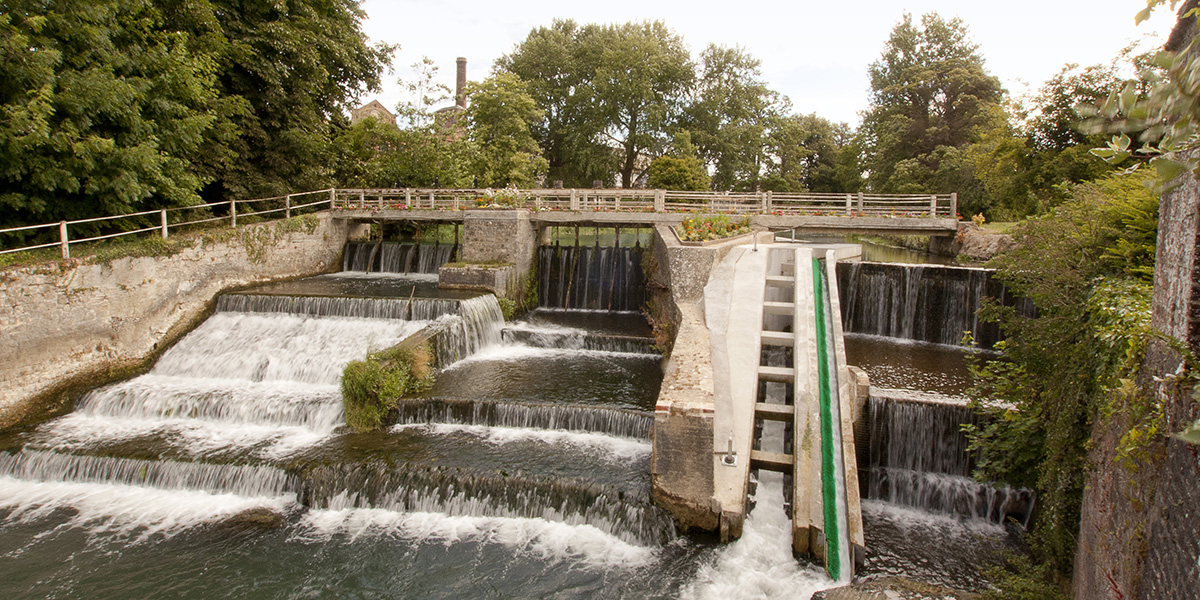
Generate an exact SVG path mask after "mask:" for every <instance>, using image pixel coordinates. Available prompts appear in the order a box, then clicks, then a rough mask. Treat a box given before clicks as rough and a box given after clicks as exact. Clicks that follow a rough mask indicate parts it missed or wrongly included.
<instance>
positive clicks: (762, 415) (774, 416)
mask: <svg viewBox="0 0 1200 600" xmlns="http://www.w3.org/2000/svg"><path fill="white" fill-rule="evenodd" d="M754 418H756V419H762V420H764V421H784V422H786V423H790V422H792V420H794V419H795V418H796V407H795V406H790V405H787V404H767V403H766V402H756V403H754Z"/></svg>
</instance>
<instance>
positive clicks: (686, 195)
mask: <svg viewBox="0 0 1200 600" xmlns="http://www.w3.org/2000/svg"><path fill="white" fill-rule="evenodd" d="M491 204H495V205H497V206H507V207H512V208H528V209H531V210H536V211H544V210H569V211H592V212H666V213H672V212H674V213H679V212H692V213H712V214H741V215H813V216H849V217H855V216H896V217H914V218H916V217H941V218H958V195H957V194H864V193H858V194H826V193H798V194H783V193H774V192H680V191H668V190H641V189H633V190H622V189H607V190H603V189H534V190H521V191H520V192H519V193H517V194H515V197H510V198H503V197H501V198H499V199H497V198H496V197H494V196H492V195H489V194H488V193H487V192H486V191H485V190H475V189H418V188H393V189H338V190H335V191H334V200H333V208H334V209H335V210H370V211H372V212H378V211H381V210H437V211H458V210H467V209H472V208H479V207H485V206H488V205H491Z"/></svg>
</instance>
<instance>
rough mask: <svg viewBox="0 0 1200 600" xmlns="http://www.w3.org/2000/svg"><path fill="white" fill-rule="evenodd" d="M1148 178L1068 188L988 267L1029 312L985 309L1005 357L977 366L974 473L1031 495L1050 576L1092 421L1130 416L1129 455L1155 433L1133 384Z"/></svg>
mask: <svg viewBox="0 0 1200 600" xmlns="http://www.w3.org/2000/svg"><path fill="white" fill-rule="evenodd" d="M1148 183H1150V182H1147V181H1143V179H1142V178H1141V177H1139V176H1136V175H1110V176H1108V177H1105V178H1103V179H1100V180H1098V181H1096V182H1094V183H1089V184H1082V185H1078V186H1075V187H1073V188H1072V190H1071V199H1070V200H1068V201H1067V202H1065V203H1063V204H1062V205H1061V206H1059V207H1058V208H1056V209H1055V210H1054V211H1053V212H1052V213H1051V214H1048V215H1045V216H1042V217H1038V218H1034V219H1031V220H1028V221H1026V222H1024V223H1021V224H1020V225H1018V226H1017V227H1015V228H1014V229H1013V232H1012V233H1013V235H1014V237H1015V238H1016V240H1017V242H1018V246H1017V247H1016V248H1014V249H1012V250H1010V251H1008V252H1006V253H1004V254H1002V255H1000V256H998V257H996V258H994V259H993V260H992V261H991V262H990V265H989V266H992V267H994V268H995V269H996V275H997V277H999V278H1000V279H1001V280H1002V281H1003V282H1004V284H1005V285H1006V286H1007V288H1008V289H1009V290H1010V291H1012V292H1013V293H1015V294H1016V295H1018V296H1021V297H1024V298H1026V299H1028V300H1030V301H1031V302H1032V303H1033V305H1034V306H1036V307H1037V308H1036V313H1037V314H1036V316H1031V315H1028V314H1022V312H1020V311H1018V310H1017V309H1015V308H1013V307H1005V306H1000V305H997V304H992V305H990V306H988V307H986V308H985V309H984V311H983V312H984V316H985V317H986V318H989V319H993V320H997V321H999V323H1000V326H1001V328H1002V330H1003V332H1004V335H1005V341H1003V342H1001V343H1000V344H998V346H997V348H998V349H1000V350H1001V351H1002V352H1003V357H1002V359H1001V360H996V361H992V362H980V363H977V364H976V365H975V366H974V368H973V370H974V374H975V376H976V385H975V387H974V389H973V390H972V394H973V396H974V397H975V398H977V400H975V406H976V407H977V408H978V409H979V410H981V411H982V412H984V413H985V414H986V415H987V417H988V418H987V419H986V420H985V421H984V423H985V424H983V425H980V426H978V427H968V428H967V430H968V431H967V433H968V437H969V438H970V440H971V446H972V448H973V449H974V450H976V451H978V453H979V459H978V462H977V472H976V476H977V477H978V478H980V479H982V480H985V481H1007V482H1010V483H1012V484H1015V485H1020V486H1027V487H1031V488H1033V489H1035V490H1036V491H1037V494H1038V506H1039V510H1038V513H1037V519H1036V521H1035V522H1034V524H1033V527H1032V532H1031V534H1030V546H1031V549H1032V552H1033V559H1034V563H1035V564H1037V565H1039V567H1038V569H1037V573H1039V574H1041V575H1044V576H1045V577H1046V578H1050V579H1060V578H1065V577H1066V576H1067V574H1068V572H1069V570H1070V568H1071V565H1072V561H1073V558H1074V552H1075V540H1076V535H1077V533H1078V530H1079V522H1080V503H1081V500H1082V493H1083V485H1084V480H1085V477H1086V475H1087V473H1088V470H1089V469H1088V459H1087V450H1088V441H1089V437H1090V435H1091V433H1092V429H1093V424H1094V423H1095V421H1096V419H1098V418H1106V419H1111V418H1116V417H1117V415H1120V416H1121V418H1126V417H1128V416H1130V415H1131V414H1133V413H1137V416H1136V418H1133V419H1131V420H1130V421H1129V424H1130V430H1129V431H1130V433H1129V436H1128V439H1129V442H1130V444H1131V446H1130V448H1129V451H1130V452H1137V448H1136V446H1137V445H1138V444H1141V443H1144V442H1145V440H1147V439H1149V438H1152V437H1153V436H1156V435H1158V433H1156V431H1155V427H1156V425H1155V422H1154V421H1155V418H1154V416H1153V415H1154V411H1153V410H1152V409H1149V410H1147V409H1146V408H1145V407H1146V406H1148V405H1147V403H1148V402H1150V400H1147V399H1140V398H1138V395H1137V394H1136V393H1135V392H1134V391H1133V387H1132V385H1131V384H1130V383H1129V382H1130V381H1131V380H1133V378H1134V377H1135V376H1136V374H1137V370H1138V368H1139V365H1140V363H1141V359H1142V356H1143V353H1144V351H1145V348H1146V345H1147V343H1148V341H1149V339H1150V337H1151V330H1150V327H1149V319H1150V295H1151V286H1150V279H1151V275H1152V271H1153V266H1154V255H1155V243H1156V236H1157V223H1158V203H1159V195H1158V192H1157V189H1152V188H1149V187H1147V184H1148ZM1060 581H1061V580H1060ZM1060 581H1055V582H1052V583H1054V584H1057V583H1059V582H1060ZM1043 583H1045V582H1043ZM1006 597H1007V596H1006ZM1014 597H1015V596H1014ZM1021 597H1024V596H1021Z"/></svg>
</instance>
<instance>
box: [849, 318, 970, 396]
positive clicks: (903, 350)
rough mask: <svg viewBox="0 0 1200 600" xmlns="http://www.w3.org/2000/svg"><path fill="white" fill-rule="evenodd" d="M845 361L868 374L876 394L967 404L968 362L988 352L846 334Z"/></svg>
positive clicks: (968, 384) (968, 386) (968, 385)
mask: <svg viewBox="0 0 1200 600" xmlns="http://www.w3.org/2000/svg"><path fill="white" fill-rule="evenodd" d="M845 340H846V361H847V363H848V364H851V365H854V366H856V367H859V368H861V369H863V370H864V371H866V372H867V376H868V377H870V380H871V388H872V390H873V392H874V393H876V394H882V395H885V396H892V397H896V396H899V397H909V398H929V399H933V400H955V401H960V402H965V401H966V399H967V397H966V392H967V389H968V388H970V387H971V372H970V370H969V369H968V364H969V361H970V360H972V359H974V360H988V359H990V358H992V355H991V354H988V353H971V352H970V351H968V350H966V349H965V348H959V347H953V346H943V345H938V344H925V343H919V342H912V341H908V340H900V339H895V338H886V337H881V336H873V335H859V334H847V335H846V336H845Z"/></svg>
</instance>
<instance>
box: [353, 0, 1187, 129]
mask: <svg viewBox="0 0 1200 600" xmlns="http://www.w3.org/2000/svg"><path fill="white" fill-rule="evenodd" d="M1145 5H1146V4H1145V0H1093V1H1092V2H1080V1H1078V0H1008V1H1007V2H984V1H980V0H957V1H952V0H919V1H918V0H908V1H902V2H894V1H893V2H883V1H879V0H860V1H858V2H847V1H839V0H823V1H821V2H812V1H811V0H791V1H787V2H779V1H775V0H768V1H762V0H759V1H755V2H729V1H726V2H709V1H707V0H693V1H691V2H682V1H679V0H674V1H661V0H632V1H631V0H606V1H603V2H600V1H593V2H572V1H570V0H567V1H562V0H558V1H547V0H515V1H510V2H501V1H497V0H488V1H479V0H458V1H447V0H365V1H364V2H363V3H362V7H363V9H364V10H365V11H366V13H367V15H368V19H367V21H366V22H365V24H364V29H365V31H366V33H367V35H368V36H370V37H371V39H372V40H373V41H379V40H382V41H386V42H390V43H395V44H399V45H400V51H399V52H398V53H397V54H396V57H395V65H396V68H395V72H394V73H392V74H390V75H387V76H386V81H385V85H384V90H383V93H382V94H377V95H372V96H368V97H367V98H366V99H365V100H364V102H365V101H369V100H370V99H371V98H372V97H377V98H378V99H379V100H380V101H381V102H382V103H383V104H384V105H385V106H387V107H388V108H394V107H395V106H396V105H397V104H398V103H400V102H402V101H403V100H405V94H404V92H402V90H401V88H400V86H399V85H398V84H397V83H396V80H397V78H398V77H409V76H411V70H410V69H409V65H411V64H412V63H413V62H415V61H417V60H420V59H421V57H423V56H427V57H429V58H430V59H432V60H433V61H434V62H435V63H436V64H437V65H438V66H439V67H440V70H439V73H438V75H439V77H438V79H439V80H440V81H441V82H443V83H444V84H446V85H447V86H449V87H451V88H453V86H454V69H455V66H454V65H455V63H454V61H455V58H456V57H459V56H464V57H466V58H467V78H468V79H470V80H480V79H483V78H485V77H487V76H488V74H489V73H490V71H491V69H492V64H493V63H494V61H495V60H496V59H497V58H498V57H500V56H501V55H502V54H505V53H508V52H510V51H512V49H513V47H514V46H515V45H516V44H518V43H520V42H521V41H522V40H524V39H525V37H526V36H527V35H528V34H529V31H530V30H531V29H533V28H535V27H539V26H543V25H549V24H550V23H551V22H552V21H553V20H554V19H556V18H569V19H574V20H575V21H577V22H580V23H613V22H616V23H621V22H625V21H637V20H645V19H660V20H662V21H664V22H665V23H666V24H667V26H668V27H670V28H672V29H674V30H675V31H676V32H677V33H679V34H680V35H682V36H683V39H684V41H685V42H686V43H687V45H688V46H689V48H690V49H691V51H692V55H693V57H697V56H698V55H699V53H700V51H702V50H703V49H704V48H705V47H706V46H707V45H708V44H710V43H715V44H719V45H725V46H742V47H744V48H746V49H747V50H748V51H749V52H750V54H751V55H753V56H755V57H756V58H758V59H760V60H761V61H762V73H763V77H764V79H765V80H766V81H767V83H768V86H769V87H771V88H772V89H774V90H777V91H779V92H782V93H783V94H785V95H787V96H788V97H789V98H790V99H791V101H792V105H793V109H794V110H795V111H796V112H798V113H814V112H815V113H817V114H819V115H821V116H824V117H826V118H828V119H831V120H834V121H843V122H847V123H850V124H852V125H857V124H858V122H859V121H860V118H859V113H860V112H861V111H862V110H864V109H865V108H866V107H867V94H868V88H869V82H868V80H867V67H868V65H870V63H871V62H872V61H874V60H876V59H878V58H879V55H880V53H881V52H882V51H883V47H884V44H885V43H886V41H887V38H888V34H889V33H890V31H891V29H892V27H893V26H895V24H896V23H897V22H898V21H899V20H900V19H901V17H902V15H903V14H904V13H905V12H910V13H912V14H913V15H914V16H918V15H921V14H923V13H926V12H931V11H936V12H938V13H939V14H940V15H942V16H943V17H952V16H957V17H959V18H961V19H962V20H963V21H964V22H965V23H966V24H967V26H968V28H969V30H970V32H971V36H972V37H973V39H974V40H975V41H976V42H977V43H978V44H979V46H980V52H981V53H982V54H983V57H984V59H985V60H986V63H987V68H988V69H989V71H990V72H991V73H992V74H994V75H996V76H998V77H999V78H1000V79H1001V81H1002V82H1003V83H1004V85H1005V87H1006V88H1007V89H1008V90H1009V92H1010V93H1011V94H1013V95H1016V96H1019V95H1021V94H1025V93H1029V92H1030V91H1031V90H1033V91H1036V89H1037V88H1038V87H1039V86H1040V85H1041V83H1042V82H1043V81H1045V80H1046V79H1047V78H1049V77H1050V76H1052V75H1054V74H1055V73H1057V72H1058V71H1059V70H1061V69H1062V67H1063V65H1064V64H1066V63H1069V62H1072V63H1079V64H1083V65H1089V64H1095V63H1107V62H1109V61H1110V60H1112V58H1113V56H1114V55H1116V53H1117V52H1118V50H1120V49H1121V48H1122V47H1124V46H1126V45H1127V44H1129V43H1130V42H1133V41H1137V40H1141V43H1142V44H1144V45H1145V46H1146V47H1150V46H1153V45H1156V44H1161V42H1162V41H1164V40H1165V39H1166V37H1167V34H1168V33H1169V32H1170V30H1171V27H1172V25H1173V24H1174V21H1175V17H1174V15H1173V14H1171V13H1170V12H1169V11H1168V10H1162V9H1160V11H1159V12H1158V13H1157V14H1156V15H1155V17H1154V18H1152V19H1151V20H1150V21H1149V22H1146V23H1142V24H1141V25H1140V26H1135V25H1134V23H1133V18H1134V15H1135V14H1136V13H1137V11H1138V10H1139V9H1141V8H1144V7H1145ZM1145 38H1150V39H1149V40H1147V39H1145ZM1153 40H1157V42H1155V41H1153Z"/></svg>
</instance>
